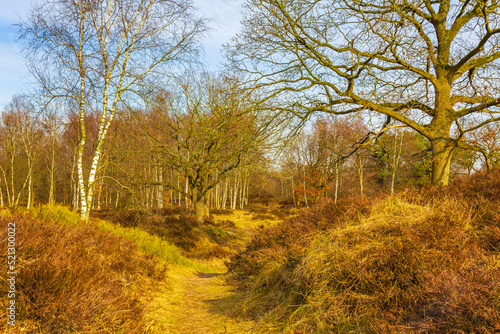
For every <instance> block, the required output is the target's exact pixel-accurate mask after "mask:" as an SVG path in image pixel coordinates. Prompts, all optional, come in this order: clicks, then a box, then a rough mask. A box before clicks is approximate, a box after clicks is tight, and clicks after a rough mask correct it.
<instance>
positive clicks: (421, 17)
mask: <svg viewBox="0 0 500 334" xmlns="http://www.w3.org/2000/svg"><path fill="white" fill-rule="evenodd" d="M498 10H499V3H498V1H497V0H487V1H484V0H479V1H478V0H440V1H435V0H385V1H383V0H321V1H320V0H316V1H310V0H248V1H247V3H246V11H245V13H244V20H243V22H242V23H243V30H242V32H241V33H240V34H238V35H237V36H236V37H235V38H234V39H233V42H232V43H231V44H230V45H229V47H228V49H227V52H228V58H229V60H230V63H231V65H232V66H233V68H237V69H239V70H241V71H243V72H245V73H247V74H248V75H249V78H250V85H251V86H252V87H263V86H264V87H267V88H268V92H269V95H268V98H276V99H277V100H278V101H279V103H280V104H281V105H282V106H283V109H284V110H286V111H289V112H292V113H294V114H295V115H297V116H299V117H302V118H307V117H308V116H309V115H310V114H312V113H314V112H316V111H320V112H328V113H333V114H345V113H351V112H371V111H373V112H376V113H380V114H382V115H385V116H386V117H387V122H386V124H389V121H390V119H394V120H397V121H399V122H401V123H404V124H405V125H407V126H409V127H411V128H413V129H414V130H416V131H418V132H419V133H420V134H422V135H423V136H425V137H426V138H427V139H428V140H429V141H430V143H431V146H432V154H433V166H432V183H433V184H435V185H446V184H447V183H448V182H449V171H450V162H451V156H452V152H453V150H454V149H455V148H456V147H458V146H460V145H462V138H463V137H464V135H466V134H467V133H468V132H472V131H475V130H476V129H478V128H479V127H481V126H483V125H485V124H488V123H492V122H495V121H498V120H499V119H500V117H499V116H500V114H499V109H498V105H499V104H500V94H499V92H498V88H499V87H500V82H499V80H498V79H499V73H500V72H499V68H498V65H499V64H500V62H499V58H500V40H499V33H500V14H499V12H498Z"/></svg>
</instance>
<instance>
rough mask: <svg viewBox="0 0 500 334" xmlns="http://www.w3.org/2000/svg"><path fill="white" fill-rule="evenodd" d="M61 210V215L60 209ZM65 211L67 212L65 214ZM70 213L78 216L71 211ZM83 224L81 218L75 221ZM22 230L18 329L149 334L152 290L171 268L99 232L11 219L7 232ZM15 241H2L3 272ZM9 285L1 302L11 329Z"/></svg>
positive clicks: (0, 288)
mask: <svg viewBox="0 0 500 334" xmlns="http://www.w3.org/2000/svg"><path fill="white" fill-rule="evenodd" d="M56 211H57V210H56ZM59 211H61V210H59ZM66 212H67V214H70V213H69V212H68V211H66ZM74 220H76V218H75V219H74ZM10 222H15V224H16V231H17V233H16V243H17V245H16V253H17V255H18V261H17V264H16V269H17V270H18V272H19V273H18V275H17V279H16V290H17V295H16V305H18V308H17V314H16V330H17V331H18V332H29V333H71V332H79V333H125V332H126V333H142V332H144V331H145V330H146V328H147V326H148V321H147V319H146V316H145V305H146V301H145V300H142V299H141V298H140V296H142V295H144V291H145V290H146V289H148V285H151V284H157V283H158V282H160V281H163V280H164V279H165V276H166V267H165V265H164V264H163V263H160V262H159V261H158V260H157V259H155V258H154V257H153V256H152V255H146V254H144V253H142V252H139V251H138V250H137V247H136V246H135V245H134V244H133V242H132V241H128V240H125V239H123V238H118V237H116V236H114V235H112V234H111V233H110V232H105V231H101V230H99V229H98V228H97V227H95V226H93V225H90V224H89V225H82V226H69V225H62V224H57V223H54V222H52V221H50V220H48V219H34V218H32V217H31V216H30V215H27V214H24V215H20V214H13V215H3V216H2V217H1V218H0V226H1V230H2V231H7V224H8V223H10ZM6 247H7V235H6V234H5V233H2V235H1V237H0V270H1V271H2V272H3V273H5V272H7V268H6V264H7V258H6V256H7V249H6ZM8 302H9V299H8V297H7V285H6V284H1V285H0V303H1V304H2V313H3V314H1V315H0V318H2V319H4V323H3V324H2V325H1V328H3V329H4V330H7V327H8V326H7V323H6V321H5V319H6V317H5V314H4V313H5V309H6V306H7V303H8Z"/></svg>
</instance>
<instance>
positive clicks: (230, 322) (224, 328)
mask: <svg viewBox="0 0 500 334" xmlns="http://www.w3.org/2000/svg"><path fill="white" fill-rule="evenodd" d="M224 218H225V219H227V218H228V217H224ZM229 219H231V220H232V221H234V222H235V224H236V226H238V227H239V228H240V229H241V234H240V236H241V238H240V240H239V241H238V244H241V245H242V246H243V245H244V244H246V243H247V242H249V241H250V239H251V236H252V235H253V231H254V229H255V226H257V225H258V222H249V217H248V216H243V214H242V213H240V214H236V215H234V216H231V217H229ZM217 267H219V271H218V272H215V273H202V272H197V271H195V270H192V269H186V268H176V267H173V268H170V269H169V282H168V284H167V285H166V286H165V287H160V288H159V287H155V290H156V292H155V295H154V296H153V298H152V300H150V301H149V305H150V310H149V311H148V313H149V314H151V315H152V318H153V319H151V320H152V322H153V323H154V325H152V326H151V328H150V331H151V332H152V333H166V334H219V333H221V334H222V333H227V334H240V333H253V328H254V327H255V325H256V324H255V322H253V321H250V320H248V319H242V318H238V317H237V314H235V310H236V306H237V305H241V302H242V299H241V298H242V297H241V296H240V295H238V294H237V293H236V291H235V287H233V286H230V285H228V283H227V281H226V280H225V273H226V269H225V267H224V266H223V264H222V261H221V262H220V263H219V265H217Z"/></svg>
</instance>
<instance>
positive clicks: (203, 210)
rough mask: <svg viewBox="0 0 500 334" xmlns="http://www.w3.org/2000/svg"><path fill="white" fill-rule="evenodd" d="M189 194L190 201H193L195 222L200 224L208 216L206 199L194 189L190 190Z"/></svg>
mask: <svg viewBox="0 0 500 334" xmlns="http://www.w3.org/2000/svg"><path fill="white" fill-rule="evenodd" d="M191 192H192V194H193V197H192V200H193V206H194V211H195V215H196V220H197V221H199V222H202V221H203V220H205V219H206V218H208V217H209V215H210V211H209V208H208V203H207V197H206V196H205V195H202V194H201V193H200V192H199V191H198V189H196V188H193V189H191Z"/></svg>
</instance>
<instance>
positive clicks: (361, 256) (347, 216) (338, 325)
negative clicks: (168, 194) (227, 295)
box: [230, 171, 500, 333]
mask: <svg viewBox="0 0 500 334" xmlns="http://www.w3.org/2000/svg"><path fill="white" fill-rule="evenodd" d="M499 250H500V172H499V171H496V172H493V173H490V174H478V175H476V176H475V177H473V178H470V179H466V180H458V181H456V182H455V183H454V184H453V185H452V186H450V187H449V188H448V189H444V190H425V191H422V192H415V191H409V192H405V193H401V194H399V195H398V196H396V197H394V198H387V199H381V200H375V199H370V200H368V201H367V200H366V199H358V200H353V201H349V202H344V203H340V204H339V205H326V206H321V207H316V208H314V209H312V210H311V211H309V212H306V213H304V214H302V215H301V216H299V217H296V218H293V219H291V220H288V221H285V222H284V223H283V224H278V225H276V226H273V227H271V228H268V229H265V230H262V231H261V233H260V234H258V235H257V236H256V237H255V238H254V239H253V241H252V242H251V243H250V246H249V247H248V249H247V250H245V251H244V252H241V253H240V254H238V256H236V257H235V258H234V259H233V262H232V264H231V265H230V267H231V270H232V272H233V276H234V277H236V278H237V280H238V281H239V283H240V285H241V286H242V287H243V288H246V289H247V290H248V291H249V293H248V295H247V299H246V302H245V303H244V307H243V308H242V310H243V311H245V312H246V313H248V314H254V315H258V316H260V317H263V318H264V319H265V320H264V321H263V322H262V325H261V327H260V328H259V330H260V332H262V333H270V332H280V333H493V332H495V331H496V330H498V329H499V328H500V265H499V263H500V262H499Z"/></svg>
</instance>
